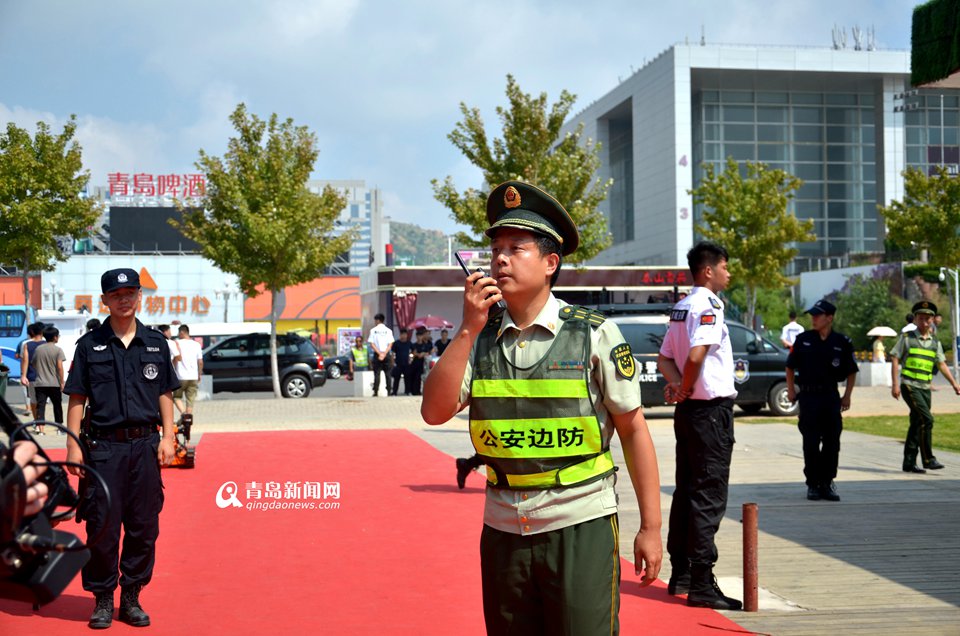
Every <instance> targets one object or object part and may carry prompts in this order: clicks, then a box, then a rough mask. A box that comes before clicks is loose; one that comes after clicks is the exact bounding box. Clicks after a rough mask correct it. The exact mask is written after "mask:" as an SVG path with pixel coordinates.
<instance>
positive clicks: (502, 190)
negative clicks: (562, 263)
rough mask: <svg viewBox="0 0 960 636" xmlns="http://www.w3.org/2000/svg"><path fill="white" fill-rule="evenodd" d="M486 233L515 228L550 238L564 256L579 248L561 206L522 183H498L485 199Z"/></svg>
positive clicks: (576, 235)
mask: <svg viewBox="0 0 960 636" xmlns="http://www.w3.org/2000/svg"><path fill="white" fill-rule="evenodd" d="M487 221H489V223H490V227H489V228H487V231H486V232H485V234H486V235H487V236H489V237H490V238H493V236H494V235H495V234H496V231H497V229H499V228H501V227H514V228H519V229H521V230H527V231H528V232H533V233H535V234H540V235H543V236H549V237H550V238H552V239H553V240H555V241H556V242H557V243H558V244H559V245H560V253H561V254H562V255H564V256H566V255H567V254H572V253H573V252H575V251H576V250H577V246H579V245H580V233H579V232H578V231H577V224H576V223H574V222H573V219H571V218H570V215H569V214H567V211H566V210H564V209H563V206H562V205H560V203H559V202H558V201H557V200H556V199H554V198H553V197H552V196H550V195H549V194H547V193H546V192H544V191H543V190H541V189H540V188H538V187H536V186H533V185H530V184H529V183H524V182H523V181H506V182H504V183H501V184H500V185H498V186H497V187H496V188H494V189H493V192H491V193H490V196H489V197H487Z"/></svg>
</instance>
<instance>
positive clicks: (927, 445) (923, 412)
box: [900, 383, 936, 469]
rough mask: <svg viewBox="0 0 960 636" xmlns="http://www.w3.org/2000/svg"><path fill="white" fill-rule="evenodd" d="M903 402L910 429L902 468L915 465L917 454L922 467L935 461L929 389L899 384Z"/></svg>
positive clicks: (904, 447) (905, 444)
mask: <svg viewBox="0 0 960 636" xmlns="http://www.w3.org/2000/svg"><path fill="white" fill-rule="evenodd" d="M900 393H901V394H902V395H903V401H904V402H906V403H907V406H909V407H910V428H908V429H907V439H906V441H905V442H904V444H903V467H904V468H905V469H909V468H913V467H914V466H916V465H917V453H918V452H919V454H920V459H921V461H922V462H923V465H924V466H929V465H930V463H931V462H932V461H933V460H935V459H936V457H934V456H933V413H931V412H930V389H921V388H918V387H915V386H910V385H909V384H902V383H901V384H900Z"/></svg>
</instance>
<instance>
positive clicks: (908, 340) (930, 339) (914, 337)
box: [889, 331, 947, 389]
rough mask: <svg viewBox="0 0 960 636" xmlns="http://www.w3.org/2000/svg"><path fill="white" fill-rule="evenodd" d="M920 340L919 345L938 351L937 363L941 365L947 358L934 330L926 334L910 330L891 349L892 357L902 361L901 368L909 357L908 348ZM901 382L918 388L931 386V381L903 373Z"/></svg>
mask: <svg viewBox="0 0 960 636" xmlns="http://www.w3.org/2000/svg"><path fill="white" fill-rule="evenodd" d="M918 342H919V343H920V344H919V347H920V348H921V349H928V350H930V351H936V352H937V361H936V365H939V364H940V363H941V362H943V361H945V360H946V359H947V358H946V356H944V355H943V346H942V345H941V344H940V341H939V340H937V339H936V338H935V337H934V335H933V331H929V332H928V333H927V335H925V336H921V335H920V332H919V331H908V332H907V333H904V334H900V337H899V338H898V339H897V343H896V344H895V345H893V349H891V350H890V354H889V356H890V357H891V358H896V359H897V360H899V361H900V369H901V370H902V369H903V360H904V359H905V358H906V357H907V350H908V349H910V347H911V346H914V347H916V346H917V343H918ZM900 384H907V385H909V386H914V387H917V388H918V389H929V388H930V382H921V381H920V380H916V379H914V378H908V377H907V376H905V375H903V374H901V375H900Z"/></svg>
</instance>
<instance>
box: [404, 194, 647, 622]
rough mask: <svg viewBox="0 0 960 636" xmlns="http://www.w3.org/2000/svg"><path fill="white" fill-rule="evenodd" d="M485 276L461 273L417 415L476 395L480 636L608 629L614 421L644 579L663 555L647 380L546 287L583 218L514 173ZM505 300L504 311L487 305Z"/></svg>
mask: <svg viewBox="0 0 960 636" xmlns="http://www.w3.org/2000/svg"><path fill="white" fill-rule="evenodd" d="M487 218H488V220H489V222H490V228H489V229H488V230H487V236H489V237H490V239H491V248H492V253H493V262H492V272H491V273H490V275H489V276H488V275H487V274H485V273H483V272H475V273H473V274H471V275H470V276H468V277H467V278H466V281H465V284H464V303H463V321H462V323H461V325H460V327H459V329H458V330H457V333H456V335H455V336H454V337H453V338H452V339H451V340H450V344H449V346H448V347H447V349H446V350H445V351H444V353H443V356H442V357H441V358H440V360H439V362H438V363H437V365H436V367H435V368H434V370H433V372H431V373H430V375H428V376H427V381H426V385H425V387H424V393H423V403H422V406H421V414H422V416H423V419H424V420H425V421H426V422H427V423H429V424H442V423H444V422H446V421H448V420H450V419H451V418H452V417H453V416H454V415H456V414H457V413H458V412H459V411H460V410H461V409H463V408H464V407H466V406H468V405H469V406H470V435H471V439H472V441H473V445H474V447H475V449H476V450H477V453H478V454H479V455H480V456H481V458H482V460H483V462H484V464H486V475H487V488H486V503H485V506H484V515H483V517H484V527H483V532H482V534H481V539H480V568H481V579H482V584H483V609H484V619H485V623H486V628H487V633H488V634H577V635H584V634H616V633H618V631H619V622H618V621H619V619H618V617H617V613H618V611H619V598H620V596H619V583H620V569H619V563H620V560H619V556H618V554H619V550H618V533H619V529H618V521H617V514H616V511H617V496H616V492H615V490H614V485H615V482H616V477H615V465H614V461H613V457H612V455H611V453H610V441H611V439H612V437H613V433H614V431H616V433H617V434H618V436H619V438H620V441H621V443H622V446H623V449H624V457H625V459H626V465H627V469H628V472H629V476H630V480H631V482H632V486H633V489H634V491H635V492H636V495H637V500H638V503H639V506H640V515H641V520H640V531H639V533H638V534H637V536H636V538H635V539H634V542H633V546H634V554H633V557H634V559H635V561H634V563H635V564H636V571H637V573H638V574H640V572H641V570H643V573H644V575H643V582H642V583H641V585H644V584H649V583H652V582H653V581H654V580H656V578H657V574H658V572H659V570H660V561H661V558H662V549H661V540H660V523H661V521H660V493H659V477H658V471H657V460H656V454H655V451H654V448H653V444H652V441H651V438H650V433H649V431H648V429H647V425H646V421H645V419H644V417H643V412H642V411H641V409H640V384H639V378H638V376H637V372H636V366H635V364H634V358H633V356H632V354H631V352H630V346H629V345H628V344H627V343H626V342H624V339H623V336H622V335H621V334H620V330H619V329H618V328H617V327H616V325H613V324H611V323H610V322H608V321H606V320H604V318H603V316H602V315H601V314H598V313H596V312H593V311H590V310H587V309H585V308H583V307H576V306H571V305H567V304H566V303H564V302H562V301H560V300H558V299H557V298H556V297H555V296H554V295H553V293H552V291H551V288H552V287H553V284H554V283H555V282H556V279H557V276H558V275H559V271H560V266H561V260H562V258H563V256H567V255H569V254H571V253H572V252H573V251H574V250H576V248H577V245H578V243H579V234H578V232H577V227H576V225H575V224H574V222H573V221H572V220H571V218H570V217H569V216H568V215H567V212H566V211H565V210H564V209H563V207H562V206H561V205H560V203H558V202H557V201H556V200H555V199H554V198H553V197H552V196H550V195H549V194H547V193H546V192H544V191H543V190H541V189H539V188H536V187H534V186H532V185H530V184H527V183H523V182H520V181H508V182H506V183H503V184H501V185H499V186H497V187H496V188H494V190H493V191H492V192H491V193H490V196H489V198H488V200H487ZM501 298H502V299H503V300H504V301H505V302H506V309H505V310H504V311H501V312H495V311H492V309H491V308H493V306H494V305H495V303H496V302H497V301H498V300H500V299H501Z"/></svg>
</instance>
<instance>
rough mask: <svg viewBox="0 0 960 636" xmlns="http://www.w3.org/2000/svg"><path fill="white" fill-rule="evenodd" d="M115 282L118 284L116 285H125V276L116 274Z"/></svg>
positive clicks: (121, 273)
mask: <svg viewBox="0 0 960 636" xmlns="http://www.w3.org/2000/svg"><path fill="white" fill-rule="evenodd" d="M117 282H118V283H125V282H127V275H126V274H124V273H123V272H120V273H119V274H117Z"/></svg>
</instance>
